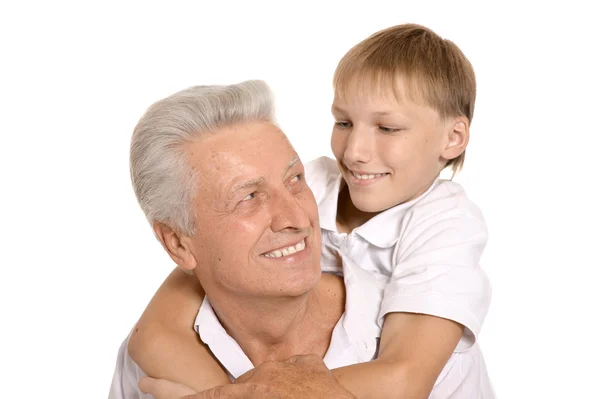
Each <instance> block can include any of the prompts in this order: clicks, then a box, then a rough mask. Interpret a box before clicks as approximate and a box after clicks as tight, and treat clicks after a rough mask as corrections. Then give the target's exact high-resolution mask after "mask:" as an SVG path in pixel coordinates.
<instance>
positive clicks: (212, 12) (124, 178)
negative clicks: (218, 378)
mask: <svg viewBox="0 0 600 399" xmlns="http://www.w3.org/2000/svg"><path fill="white" fill-rule="evenodd" d="M145 3H148V2H137V3H133V2H126V1H122V2H114V3H111V2H106V1H105V2H96V3H94V2H86V1H79V2H72V3H71V4H67V3H65V2H42V1H39V2H37V3H34V2H26V1H21V2H18V4H10V5H9V2H4V1H3V2H2V3H1V5H0V129H1V130H0V134H1V140H0V174H1V185H0V191H1V195H0V205H1V207H0V214H1V215H2V216H1V219H0V221H1V225H0V226H1V228H0V307H1V308H0V310H1V312H0V323H1V325H0V334H1V337H0V338H1V339H0V348H1V350H0V365H1V369H0V381H1V384H0V397H7V398H8V397H37V396H36V395H40V396H43V397H53V398H54V397H57V398H58V397H60V398H105V397H106V396H107V393H108V388H109V385H110V380H111V377H112V373H113V370H114V364H115V359H116V354H117V349H118V347H119V344H120V343H121V341H122V340H123V339H124V338H125V336H126V335H127V333H128V331H129V329H130V328H131V326H132V325H133V323H134V322H135V321H136V319H137V317H138V316H139V315H140V313H141V311H142V310H143V309H144V307H145V305H146V303H147V302H148V300H149V299H150V297H151V295H152V294H153V293H154V291H155V289H156V288H157V287H158V285H159V284H160V282H161V281H162V280H163V278H164V277H165V276H166V275H167V274H168V273H169V271H170V270H171V268H172V263H171V261H170V259H168V258H167V256H166V255H165V254H164V253H163V251H162V249H161V248H160V246H159V244H158V243H157V242H156V241H155V240H154V238H153V236H152V234H151V231H150V229H149V227H148V226H147V224H146V222H145V219H144V217H143V215H142V212H141V211H140V210H139V208H138V206H137V203H136V201H135V198H134V195H133V192H132V190H131V187H130V182H129V175H128V150H129V148H128V145H129V138H130V134H131V131H132V129H133V126H134V125H135V123H136V122H137V120H138V118H139V117H140V116H141V115H142V113H143V111H144V110H145V109H146V107H147V106H149V105H150V104H151V103H152V102H154V101H156V100H158V99H160V98H162V97H164V96H166V95H168V94H171V93H173V92H175V91H178V90H180V89H183V88H185V87H187V86H191V85H196V84H216V83H219V84H221V83H234V82H238V81H241V80H245V79H253V78H254V79H255V78H258V79H264V80H267V81H268V82H269V83H270V85H271V86H272V88H273V90H274V91H275V93H276V96H277V104H278V119H279V122H280V124H281V125H282V127H283V128H284V130H285V131H286V132H287V134H288V135H289V137H290V138H291V140H292V143H293V144H294V145H295V146H296V148H297V150H298V151H299V153H300V155H301V157H302V158H303V159H304V160H310V159H312V158H314V157H316V156H319V155H324V154H330V150H329V143H328V142H329V134H330V131H331V126H332V119H331V116H330V113H329V106H330V102H331V99H332V90H331V78H332V74H333V71H334V68H335V66H336V63H337V61H338V60H339V59H340V58H341V56H342V55H343V54H344V53H345V52H346V51H347V50H348V49H349V48H350V47H351V46H352V45H354V44H355V43H357V42H358V41H360V40H362V39H364V38H365V37H367V36H368V35H370V34H371V33H374V32H375V31H377V30H379V29H382V28H386V27H388V26H391V25H395V24H398V23H404V22H417V23H421V24H424V25H427V26H429V27H430V28H432V29H434V30H435V31H436V32H438V33H439V34H441V35H442V36H444V37H447V38H450V39H451V40H453V41H454V42H456V43H457V44H458V45H459V46H460V47H461V48H462V49H463V51H464V52H465V53H466V55H467V56H468V57H469V58H470V60H471V61H472V63H473V65H474V67H475V70H476V73H477V77H478V99H477V105H476V111H475V119H474V123H473V125H472V130H471V134H472V139H471V144H470V147H469V149H468V151H467V162H466V169H465V171H464V172H463V173H462V174H460V175H459V177H458V178H457V180H458V181H459V182H461V183H462V184H463V185H464V186H465V187H466V189H467V192H468V193H469V195H470V196H471V198H472V199H473V200H474V201H475V202H476V203H478V205H479V206H480V207H481V208H482V210H483V211H484V214H485V215H486V217H487V220H488V225H489V230H490V241H489V245H488V247H487V249H486V252H485V255H484V259H483V263H484V266H485V268H486V269H487V271H488V272H489V275H490V278H491V280H492V283H493V287H494V297H493V303H492V306H491V309H490V312H489V316H488V318H487V320H486V324H485V325H484V329H483V332H482V335H481V345H482V347H483V350H484V353H485V356H486V359H487V363H488V367H489V372H490V374H491V377H492V379H493V382H494V385H495V387H496V390H497V394H498V396H499V397H500V398H510V399H514V398H582V397H598V396H597V395H599V394H598V391H597V390H596V391H594V387H595V386H597V385H596V379H597V378H598V372H599V371H600V366H599V364H598V361H599V358H600V351H599V345H598V339H599V337H600V331H599V327H598V318H599V317H598V316H599V313H600V312H599V311H598V309H597V307H598V304H600V298H599V295H598V291H600V287H599V285H598V282H597V280H596V276H598V272H597V269H598V267H599V266H600V261H599V259H598V247H599V246H600V243H599V242H598V241H599V238H600V234H599V233H598V226H599V222H600V220H599V219H600V218H599V213H598V205H599V204H600V198H599V196H598V194H597V192H598V188H597V184H598V183H597V180H598V179H597V172H596V168H597V165H598V162H597V161H596V158H597V156H598V151H599V146H600V140H599V138H598V136H599V134H600V129H599V127H598V126H599V115H600V112H599V106H600V101H599V100H598V95H599V90H600V84H599V79H598V73H599V71H600V63H599V61H598V55H599V50H598V49H599V47H600V44H599V43H598V42H599V39H600V29H599V28H598V26H599V25H600V24H598V21H597V15H598V14H597V12H592V9H591V8H590V7H591V6H588V5H585V4H587V2H585V3H584V2H577V1H563V2H554V3H552V4H553V5H550V4H547V2H540V3H535V2H527V1H518V2H514V3H512V4H511V3H510V2H507V1H503V2H495V3H490V2H483V1H481V2H472V3H468V2H465V1H443V2H437V3H436V2H427V1H415V0H411V1H399V0H395V1H387V2H384V1H374V0H369V1H363V2H351V1H339V2H333V1H324V0H323V1H319V2H315V3H310V2H304V1H298V2H288V1H281V2H277V3H276V2H272V4H267V3H264V2H260V1H256V0H253V1H239V2H235V3H234V2H227V1H223V2H218V1H210V2H209V1H196V2H191V3H181V2H169V4H167V2H164V3H163V4H155V3H151V4H150V3H149V4H145ZM215 3H219V5H216V4H215ZM590 3H592V2H590Z"/></svg>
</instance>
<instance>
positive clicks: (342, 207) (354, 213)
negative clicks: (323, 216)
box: [336, 184, 381, 233]
mask: <svg viewBox="0 0 600 399" xmlns="http://www.w3.org/2000/svg"><path fill="white" fill-rule="evenodd" d="M380 213H381V212H363V211H361V210H360V209H358V208H356V207H355V206H354V204H353V203H352V199H351V198H350V192H349V191H348V186H347V185H345V184H344V187H343V188H342V189H341V190H340V193H339V195H338V203H337V214H336V226H337V229H338V232H339V233H350V232H351V231H352V230H354V229H355V228H357V227H359V226H362V225H363V224H365V223H367V222H368V221H369V220H371V219H372V218H373V217H375V216H377V215H379V214H380Z"/></svg>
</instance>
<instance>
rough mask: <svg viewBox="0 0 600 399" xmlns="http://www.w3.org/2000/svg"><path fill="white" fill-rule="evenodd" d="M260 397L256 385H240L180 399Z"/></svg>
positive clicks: (214, 389)
mask: <svg viewBox="0 0 600 399" xmlns="http://www.w3.org/2000/svg"><path fill="white" fill-rule="evenodd" d="M262 397H264V395H259V394H258V391H257V386H256V385H254V384H243V383H242V384H229V385H222V386H218V387H214V388H212V389H209V390H207V391H203V392H200V393H197V394H195V395H189V396H185V397H183V398H181V399H243V398H246V399H251V398H262ZM157 399H158V398H157Z"/></svg>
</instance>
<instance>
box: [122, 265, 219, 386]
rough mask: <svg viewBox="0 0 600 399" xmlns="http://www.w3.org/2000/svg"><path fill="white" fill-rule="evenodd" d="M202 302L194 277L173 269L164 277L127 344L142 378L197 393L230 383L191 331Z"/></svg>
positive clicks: (202, 295)
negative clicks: (161, 380)
mask: <svg viewBox="0 0 600 399" xmlns="http://www.w3.org/2000/svg"><path fill="white" fill-rule="evenodd" d="M203 298H204V291H203V290H202V287H201V286H200V283H199V282H198V279H197V278H196V277H195V276H190V275H187V274H185V273H184V272H182V271H181V270H179V269H177V268H176V269H175V270H174V271H173V272H172V273H171V274H170V275H169V276H168V277H167V279H166V280H165V282H164V283H163V284H162V285H161V287H160V288H159V289H158V291H157V292H156V294H155V295H154V297H153V298H152V300H151V301H150V303H149V304H148V307H147V308H146V310H145V311H144V313H143V314H142V317H141V318H140V320H139V321H138V323H137V325H136V327H135V330H134V332H133V334H132V336H131V338H130V340H129V347H128V350H129V355H130V356H131V358H132V359H133V360H134V361H135V362H136V363H137V364H138V366H139V367H140V368H141V369H142V370H144V372H145V373H146V374H148V375H149V376H151V377H155V378H163V379H167V380H171V381H175V382H178V383H182V384H185V385H188V386H190V387H191V388H193V389H195V390H197V391H203V390H206V389H209V388H212V387H214V386H217V385H223V384H228V383H229V382H230V381H229V378H228V377H227V374H226V373H225V371H223V369H222V368H221V366H220V365H219V363H218V362H217V361H216V360H215V358H214V357H213V356H212V354H211V352H210V351H209V350H208V348H207V347H206V346H205V345H204V344H202V342H201V341H200V338H199V336H198V334H197V333H196V332H195V331H194V321H195V319H196V316H197V314H198V310H199V309H200V305H201V304H202V299H203Z"/></svg>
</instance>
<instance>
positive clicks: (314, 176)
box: [304, 156, 340, 203]
mask: <svg viewBox="0 0 600 399" xmlns="http://www.w3.org/2000/svg"><path fill="white" fill-rule="evenodd" d="M304 174H305V178H306V183H307V184H308V186H309V187H310V189H311V190H312V192H313V194H314V196H315V199H316V201H317V203H320V201H321V200H322V198H323V197H324V196H325V195H326V193H327V192H329V191H331V190H332V189H334V185H335V183H336V182H337V180H338V178H339V176H340V170H339V168H338V165H337V161H336V160H335V159H332V158H329V157H326V156H322V157H318V158H316V159H313V160H312V161H310V162H307V163H306V164H304Z"/></svg>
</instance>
